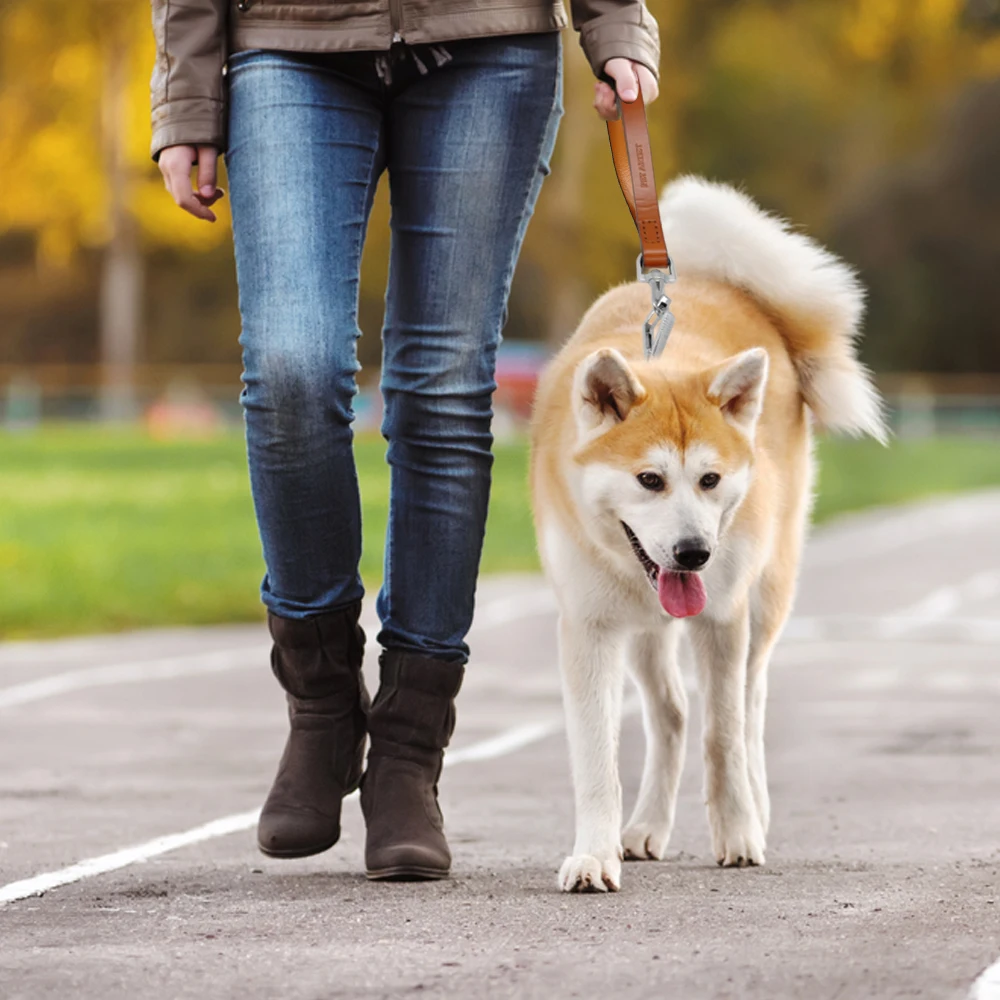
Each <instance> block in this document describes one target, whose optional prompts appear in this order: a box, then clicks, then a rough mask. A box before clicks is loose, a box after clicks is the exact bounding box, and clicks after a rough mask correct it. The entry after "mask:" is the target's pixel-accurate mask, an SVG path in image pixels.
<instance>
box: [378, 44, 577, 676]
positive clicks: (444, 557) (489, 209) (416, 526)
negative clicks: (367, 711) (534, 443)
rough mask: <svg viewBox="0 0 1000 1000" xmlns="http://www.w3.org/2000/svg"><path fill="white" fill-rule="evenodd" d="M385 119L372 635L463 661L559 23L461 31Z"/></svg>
mask: <svg viewBox="0 0 1000 1000" xmlns="http://www.w3.org/2000/svg"><path fill="white" fill-rule="evenodd" d="M448 52H449V53H450V55H451V60H450V61H449V62H448V63H446V64H445V65H444V66H441V67H440V68H435V69H432V70H431V72H429V73H428V74H426V75H421V76H419V77H417V78H416V79H415V80H414V81H413V82H412V83H411V84H410V85H409V86H407V87H406V88H405V89H402V90H401V91H400V92H399V93H398V94H397V95H395V96H394V97H393V99H392V101H391V103H390V105H389V107H388V110H387V118H386V131H385V138H386V157H387V164H388V169H389V179H390V187H391V194H392V253H391V261H390V274H389V288H388V292H387V296H386V319H385V329H384V331H383V364H382V391H383V396H384V402H385V412H384V420H383V433H384V435H385V437H386V440H387V441H388V443H389V448H388V459H389V464H390V465H391V467H392V486H391V496H390V508H389V530H388V537H387V539H386V555H385V578H384V583H383V587H382V591H381V593H380V594H379V598H378V612H379V617H380V618H381V621H382V631H381V633H380V634H379V641H380V643H381V644H382V645H383V646H384V647H386V648H390V649H394V650H401V651H405V652H412V653H422V654H424V655H430V656H434V657H437V658H439V659H446V660H452V661H457V662H459V663H464V662H465V660H466V658H467V655H468V647H467V646H466V644H465V634H466V632H467V631H468V628H469V625H470V623H471V621H472V612H473V604H474V593H475V583H476V574H477V572H478V569H479V557H480V553H481V550H482V541H483V530H484V527H485V522H486V509H487V502H488V498H489V488H490V468H491V464H492V456H491V454H490V445H491V443H492V435H491V433H490V420H491V417H492V410H491V396H492V393H493V390H494V388H495V383H494V364H495V360H496V349H497V344H498V342H499V340H500V329H501V327H502V325H503V322H504V318H505V312H506V303H507V295H508V292H509V290H510V282H511V278H512V276H513V272H514V265H515V263H516V261H517V256H518V253H519V251H520V248H521V241H522V239H523V237H524V232H525V229H526V228H527V224H528V219H529V218H530V216H531V213H532V210H533V208H534V204H535V199H536V198H537V196H538V192H539V189H540V188H541V184H542V180H543V177H544V175H545V174H547V173H548V169H549V158H550V156H551V154H552V148H553V145H554V143H555V135H556V128H557V125H558V120H559V116H560V114H561V111H562V102H561V64H560V63H561V59H560V54H561V50H560V41H559V36H558V35H557V34H541V35H525V36H516V37H505V38H496V39H483V40H475V41H465V42H457V43H454V44H451V45H449V46H448Z"/></svg>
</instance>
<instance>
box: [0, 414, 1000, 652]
mask: <svg viewBox="0 0 1000 1000" xmlns="http://www.w3.org/2000/svg"><path fill="white" fill-rule="evenodd" d="M383 454H384V449H383V444H382V441H381V440H380V439H379V438H377V437H366V438H363V439H362V440H360V441H359V443H358V448H357V458H358V472H359V476H360V479H361V488H362V495H363V497H364V534H365V538H364V544H365V554H364V560H363V564H362V573H363V574H364V577H365V579H366V581H367V582H368V584H369V586H370V587H371V588H372V589H374V588H375V587H377V585H378V580H379V574H380V569H381V557H382V539H383V533H384V529H385V518H386V512H387V493H388V472H387V470H386V468H385V465H384V461H383ZM820 458H821V462H822V474H821V480H820V495H819V501H818V503H817V507H816V517H817V520H820V521H822V520H826V519H828V518H830V517H832V516H834V515H836V514H838V513H841V512H843V511H848V510H857V509H861V508H864V507H868V506H871V505H874V504H892V503H898V502H903V501H907V500H912V499H915V498H917V497H922V496H928V495H931V494H935V493H943V492H948V491H956V490H964V489H971V488H974V487H978V486H985V485H989V484H997V483H1000V447H998V446H997V444H996V443H995V442H991V441H977V440H972V439H953V440H932V441H921V442H896V443H895V444H893V446H892V447H891V448H890V449H888V450H884V449H881V448H879V447H878V446H877V445H872V444H868V443H865V442H857V443H855V442H824V444H823V445H822V447H821V448H820ZM526 480H527V449H526V447H525V445H524V444H523V443H514V444H503V445H499V446H498V447H497V449H496V466H495V474H494V488H493V499H492V504H491V509H490V521H489V526H488V530H487V538H486V548H485V552H484V557H483V570H484V572H486V573H495V572H504V571H514V570H533V569H536V568H537V559H536V556H535V548H534V539H533V536H532V529H531V516H530V512H529V509H528V502H527V485H526ZM262 573H263V564H262V562H261V557H260V549H259V545H258V542H257V537H256V531H255V527H254V522H253V510H252V507H251V503H250V496H249V490H248V486H247V475H246V464H245V458H244V452H243V443H242V440H241V438H240V437H239V436H237V435H235V434H233V435H231V436H225V437H222V438H217V439H213V440H209V441H181V442H162V441H153V440H151V439H150V438H149V437H147V436H145V435H144V434H142V433H140V432H137V431H105V430H95V429H93V428H91V429H87V428H76V427H66V428H45V429H44V430H41V431H38V432H35V433H27V434H0V636H2V637H4V638H26V637H33V636H51V635H65V634H72V633H82V632H97V631H105V630H115V629H126V628H136V627H142V626H154V625H167V624H179V623H184V624H202V623H210V622H227V621H248V620H254V619H258V618H260V617H261V616H262V610H261V607H260V603H259V600H258V597H257V588H258V585H259V582H260V577H261V575H262Z"/></svg>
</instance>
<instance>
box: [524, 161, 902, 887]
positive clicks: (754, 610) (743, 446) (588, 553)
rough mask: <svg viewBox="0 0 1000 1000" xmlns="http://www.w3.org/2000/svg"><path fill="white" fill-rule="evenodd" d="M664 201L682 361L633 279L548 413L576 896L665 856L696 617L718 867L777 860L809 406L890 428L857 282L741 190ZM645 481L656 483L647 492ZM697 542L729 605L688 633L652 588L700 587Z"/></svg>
mask: <svg viewBox="0 0 1000 1000" xmlns="http://www.w3.org/2000/svg"><path fill="white" fill-rule="evenodd" d="M661 207H662V213H663V222H664V231H665V234H666V238H667V243H668V245H669V247H670V250H671V255H672V257H673V259H674V260H675V261H676V262H677V268H678V271H679V273H680V277H679V278H678V281H677V283H676V284H675V285H673V286H671V291H672V297H673V311H674V314H675V315H676V326H675V328H674V331H673V333H672V335H671V337H670V340H669V341H668V343H667V346H666V350H665V351H664V353H663V355H662V356H661V357H660V358H659V359H657V360H653V361H647V360H645V359H644V358H643V356H642V348H641V336H640V329H641V326H642V322H643V320H644V319H645V317H646V314H647V313H648V312H649V302H650V299H649V290H648V287H647V286H646V285H645V284H642V283H639V282H634V283H631V284H627V285H622V286H620V287H618V288H614V289H612V290H611V291H609V292H608V293H606V294H605V295H604V296H603V297H602V298H601V299H600V300H598V302H596V303H595V304H594V305H593V306H592V307H591V309H590V310H589V312H588V313H587V314H586V316H584V318H583V321H582V322H581V324H580V327H579V329H578V330H577V331H576V333H575V334H574V335H573V336H572V337H571V338H570V340H569V341H568V342H567V343H566V345H565V346H564V347H563V349H562V350H561V351H560V353H559V354H558V355H557V356H556V358H555V359H554V360H553V362H552V364H551V365H550V366H549V367H548V368H547V369H546V371H545V373H544V374H543V376H542V379H541V382H540V384H539V389H538V396H537V400H536V406H535V417H534V424H533V435H532V439H533V440H532V493H533V501H534V509H535V522H536V528H537V533H538V546H539V550H540V552H541V555H542V560H543V563H544V565H545V569H546V572H547V574H548V576H549V579H550V581H551V583H552V585H553V587H554V589H555V592H556V595H557V600H558V603H559V656H560V662H561V668H562V677H563V692H564V701H565V707H566V714H567V730H568V736H569V744H570V754H571V759H572V770H573V781H574V788H575V799H576V842H575V845H574V847H573V853H572V854H571V855H570V856H569V857H567V858H566V860H565V862H564V863H563V865H562V869H561V871H560V873H559V883H560V885H561V886H562V888H563V889H565V890H568V891H571V890H580V889H596V890H604V889H611V890H615V889H617V888H618V887H619V885H620V878H621V860H622V857H623V856H624V857H628V858H636V859H644V858H657V859H658V858H662V857H663V855H664V851H665V850H666V847H667V841H668V838H669V836H670V830H671V826H672V824H673V820H674V804H675V800H676V797H677V787H678V782H679V778H680V773H681V765H682V760H683V755H684V734H685V720H686V715H687V698H686V696H685V692H684V686H683V683H682V680H681V676H680V672H679V669H678V664H677V646H678V637H679V632H680V629H681V628H682V627H684V628H687V630H688V635H689V637H690V639H691V644H692V647H693V649H694V652H695V656H696V659H697V664H698V668H699V676H700V682H701V687H702V690H703V692H704V702H705V726H704V750H705V783H706V799H707V804H708V818H709V826H710V828H711V836H712V848H713V851H714V853H715V857H716V859H717V861H718V862H719V864H722V865H729V866H744V865H759V864H763V862H764V847H765V835H766V833H767V828H768V820H769V813H770V806H769V800H768V791H767V781H766V777H765V769H764V702H765V695H766V690H767V666H768V660H769V658H770V655H771V651H772V649H773V648H774V644H775V642H776V641H777V638H778V635H779V633H780V632H781V629H782V626H783V624H784V622H785V619H786V618H787V616H788V614H789V611H790V609H791V605H792V599H793V596H794V593H795V586H796V576H797V572H798V565H799V557H800V554H801V551H802V545H803V539H804V535H805V531H806V524H807V521H808V516H809V508H810V502H811V494H812V483H813V464H812V447H811V433H810V417H809V414H808V413H807V409H808V410H810V411H811V412H812V416H813V418H815V421H816V422H817V423H818V424H819V425H820V426H822V427H825V428H829V429H831V430H835V431H844V432H847V433H853V434H869V435H871V436H873V437H875V438H877V439H878V440H880V441H884V440H885V437H886V430H885V425H884V422H883V417H882V407H881V402H880V398H879V396H878V393H877V392H876V390H875V388H874V386H873V385H872V382H871V379H870V377H869V375H868V373H867V372H866V370H865V369H864V368H863V367H862V366H861V365H860V363H859V362H858V361H857V359H856V357H855V352H854V340H855V338H856V336H857V335H858V329H859V323H860V320H861V316H862V313H863V304H864V302H863V300H864V295H863V290H862V288H861V286H860V284H859V283H858V280H857V278H856V276H855V274H854V272H853V271H852V270H851V269H850V268H849V267H847V266H846V265H845V264H843V263H842V262H840V261H839V260H838V259H837V258H835V257H834V256H833V255H832V254H830V253H828V252H827V251H826V250H824V249H823V248H821V247H820V246H818V245H817V244H816V243H814V242H812V241H811V240H809V239H808V238H806V237H805V236H802V235H799V234H798V233H795V232H792V231H791V230H790V229H789V227H788V226H787V225H786V224H785V223H784V222H782V221H780V220H778V219H776V218H774V217H772V216H769V215H767V214H765V213H764V212H763V211H761V210H760V209H759V208H758V207H757V206H756V205H755V204H754V203H753V202H752V201H751V200H750V199H749V198H747V197H746V196H745V195H743V194H741V193H739V192H738V191H735V190H733V189H732V188H729V187H725V186H723V185H717V184H710V183H708V182H706V181H703V180H700V179H696V178H685V179H682V180H680V181H678V182H676V183H674V184H672V185H670V186H669V187H668V188H667V189H666V191H665V192H664V195H663V199H662V202H661ZM710 473H714V474H717V475H718V476H720V477H721V478H720V479H719V481H718V484H717V485H714V486H712V485H709V484H711V483H713V482H714V480H713V479H711V478H705V477H706V474H710ZM640 474H652V477H651V476H650V475H646V476H645V478H644V481H645V482H646V484H647V485H646V486H643V485H641V484H640V482H639V480H638V478H637V477H638V476H639V475H640ZM656 477H659V479H657V478H656ZM650 484H652V488H651V486H650ZM623 524H627V525H628V526H629V527H630V529H631V530H632V531H633V532H634V535H635V539H636V541H637V543H638V545H639V546H640V547H641V550H644V553H645V554H646V555H647V556H648V557H649V560H648V561H647V562H646V563H645V565H644V564H643V562H642V561H641V559H640V557H639V556H638V555H637V552H636V551H635V550H634V549H633V544H632V542H631V541H630V539H629V537H628V535H627V534H626V532H625V529H624V527H623ZM678 543H684V544H683V545H681V546H680V547H679V548H678ZM688 543H691V544H694V543H698V544H697V545H696V547H697V548H699V549H700V550H703V551H702V552H701V554H702V555H704V553H710V556H709V558H708V561H707V563H705V565H704V566H703V567H702V568H701V570H700V579H701V580H702V581H703V589H704V592H707V605H705V606H704V610H703V611H701V613H700V614H697V613H696V612H695V613H693V616H691V617H688V618H686V620H685V622H684V624H683V625H682V624H681V622H680V621H679V620H678V619H676V618H673V617H671V615H670V614H668V613H667V611H666V610H665V607H666V605H665V604H662V606H661V600H659V599H658V595H657V590H656V585H655V583H654V586H653V587H651V586H650V582H651V579H652V577H653V576H655V575H656V573H655V572H654V571H653V570H652V564H653V563H655V564H656V566H657V567H663V569H662V570H660V572H661V573H665V574H666V576H665V577H664V579H665V580H668V581H669V580H671V579H674V580H678V581H682V582H683V581H687V582H685V583H683V587H684V588H688V585H689V584H691V585H693V586H694V587H695V588H697V587H698V583H697V581H694V580H692V578H691V577H690V575H687V574H684V573H679V572H676V571H680V570H682V568H683V567H682V565H681V564H680V563H679V562H678V561H677V560H678V559H679V558H681V557H682V556H683V555H684V552H683V549H684V548H685V546H687V547H688V548H690V547H691V544H688ZM668 585H669V584H668ZM680 585H681V584H678V586H680ZM682 589H683V588H682ZM688 592H689V589H685V590H684V593H688ZM673 606H674V607H676V605H673ZM695 606H697V602H696V605H695ZM682 610H683V608H682ZM687 613H688V615H692V612H691V611H688V612H687ZM626 669H627V670H628V671H629V672H630V673H631V674H632V676H633V678H634V679H635V681H636V684H637V685H638V687H639V690H640V692H641V696H642V709H643V719H644V723H645V731H646V744H647V745H646V760H645V765H644V768H643V774H642V781H641V786H640V789H639V798H638V802H637V803H636V806H635V810H634V811H633V813H632V816H631V818H630V819H629V821H628V823H627V824H625V826H624V829H623V828H622V822H621V820H622V805H621V786H620V783H619V778H618V760H617V756H618V754H617V748H618V730H619V720H620V714H621V703H622V690H623V686H624V672H625V670H626Z"/></svg>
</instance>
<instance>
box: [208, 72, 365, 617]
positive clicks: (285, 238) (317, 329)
mask: <svg viewBox="0 0 1000 1000" xmlns="http://www.w3.org/2000/svg"><path fill="white" fill-rule="evenodd" d="M337 65H338V71H337V72H332V71H331V70H330V67H329V64H328V63H325V62H324V61H323V60H322V59H321V58H317V59H312V58H307V57H302V56H299V55H295V56H289V55H285V54H282V53H278V52H246V53H240V54H238V55H236V56H235V57H234V58H233V59H232V60H231V61H230V69H229V88H230V137H229V151H228V153H227V157H226V159H227V165H228V171H229V184H230V188H231V198H232V209H233V231H234V237H235V244H236V266H237V274H238V277H239V289H240V312H241V314H242V318H243V333H242V336H241V337H240V343H241V344H242V345H243V360H244V368H245V371H244V377H243V378H244V384H245V388H244V391H243V395H242V400H243V405H244V409H245V418H246V433H247V451H248V456H249V463H250V482H251V487H252V491H253V499H254V506H255V509H256V513H257V523H258V526H259V528H260V536H261V542H262V545H263V549H264V560H265V563H266V565H267V575H266V576H265V578H264V582H263V585H262V596H263V600H264V603H265V604H266V605H267V607H268V609H269V610H270V611H272V612H273V613H275V614H277V615H280V616H281V617H284V618H307V617H311V616H314V615H317V614H319V613H321V612H327V611H331V610H336V609H340V608H344V607H347V606H348V605H351V604H352V603H355V602H357V601H358V600H360V598H361V596H362V592H363V591H362V585H361V579H360V577H359V575H358V561H359V559H360V555H361V510H360V503H359V498H358V484H357V475H356V472H355V468H354V456H353V453H352V433H351V421H352V420H353V417H354V414H353V411H352V400H353V396H354V394H355V391H356V386H355V380H354V377H355V373H356V371H357V369H358V364H357V355H356V350H355V342H356V339H357V337H358V335H359V330H358V324H357V302H358V280H359V273H360V262H361V248H362V244H363V242H364V236H365V228H366V225H367V221H368V214H369V210H370V208H371V202H372V197H373V195H374V191H375V185H376V182H377V180H378V177H379V174H380V173H381V170H382V158H381V157H382V154H381V143H382V131H383V113H382V95H381V93H380V92H379V82H378V78H377V76H376V75H375V72H374V68H373V63H372V60H371V58H370V57H369V58H367V59H366V58H364V57H362V56H349V55H345V56H343V57H341V58H340V59H339V60H338V64H337ZM340 70H342V72H341V71H340Z"/></svg>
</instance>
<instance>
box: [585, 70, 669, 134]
mask: <svg viewBox="0 0 1000 1000" xmlns="http://www.w3.org/2000/svg"><path fill="white" fill-rule="evenodd" d="M604 72H605V73H607V75H608V76H610V77H611V79H612V80H614V81H615V89H614V90H613V89H612V88H611V87H610V86H609V85H608V84H606V83H604V82H603V81H601V82H599V83H598V84H597V86H596V87H595V88H594V107H595V109H596V110H597V113H598V114H599V115H600V116H601V117H602V118H603V119H604V120H605V121H613V120H614V119H615V118H617V117H618V105H617V103H616V101H615V90H617V91H618V96H619V97H620V98H621V99H622V100H623V101H625V102H626V103H630V102H632V101H634V100H635V99H636V97H637V96H638V93H639V86H640V85H641V86H642V96H643V100H644V101H645V102H646V103H647V104H651V103H652V102H653V101H655V100H656V98H657V96H658V95H659V86H658V85H657V82H656V77H655V76H653V74H652V73H651V72H650V71H649V69H647V68H646V67H645V66H643V64H642V63H637V62H633V61H632V60H631V59H609V60H608V61H607V62H606V63H605V64H604Z"/></svg>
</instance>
